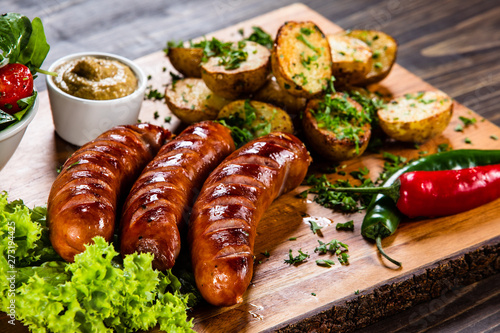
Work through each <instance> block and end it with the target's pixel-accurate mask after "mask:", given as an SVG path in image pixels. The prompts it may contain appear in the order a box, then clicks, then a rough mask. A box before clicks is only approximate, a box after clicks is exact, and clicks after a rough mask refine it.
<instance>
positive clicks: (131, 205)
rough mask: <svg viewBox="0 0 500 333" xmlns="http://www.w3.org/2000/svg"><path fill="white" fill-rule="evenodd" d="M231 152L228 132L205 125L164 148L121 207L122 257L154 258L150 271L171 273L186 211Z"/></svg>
mask: <svg viewBox="0 0 500 333" xmlns="http://www.w3.org/2000/svg"><path fill="white" fill-rule="evenodd" d="M234 149H235V146H234V142H233V139H232V137H231V132H230V130H229V129H228V128H226V127H225V126H222V125H221V124H219V123H216V122H211V121H205V122H201V123H198V124H194V125H191V126H189V127H188V128H186V129H185V130H184V131H183V132H182V133H181V134H179V136H177V137H176V138H175V139H173V140H172V141H170V142H168V143H167V144H166V145H164V146H163V147H162V148H161V149H160V152H159V153H158V155H157V156H156V157H155V158H154V160H153V161H151V163H149V164H148V166H147V167H146V168H145V169H144V171H143V173H142V174H141V176H140V177H139V179H138V180H137V181H136V182H135V184H134V186H133V187H132V190H131V191H130V194H129V196H128V198H127V200H126V202H125V204H124V207H123V214H122V220H121V222H120V225H121V227H122V233H121V253H122V255H125V254H129V253H133V252H136V251H137V252H149V253H153V254H154V260H153V267H154V268H156V269H158V270H166V269H169V268H172V267H173V266H174V263H175V259H176V258H177V256H178V255H179V251H180V248H181V234H180V232H181V230H182V228H183V224H185V223H186V222H187V216H188V213H189V209H190V208H191V205H192V203H193V198H194V195H195V194H197V193H198V192H199V190H200V188H201V186H202V185H203V182H204V181H205V179H206V178H207V176H208V175H209V174H210V172H211V171H212V170H213V169H214V168H215V167H216V166H217V165H218V164H219V163H220V162H222V160H223V159H224V158H226V157H227V156H228V155H229V154H230V153H232V152H233V151H234Z"/></svg>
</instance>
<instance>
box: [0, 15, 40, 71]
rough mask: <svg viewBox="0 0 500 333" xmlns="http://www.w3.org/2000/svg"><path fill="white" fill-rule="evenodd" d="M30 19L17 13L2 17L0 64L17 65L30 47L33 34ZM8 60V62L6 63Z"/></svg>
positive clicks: (0, 19) (0, 17) (0, 23)
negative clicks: (21, 55)
mask: <svg viewBox="0 0 500 333" xmlns="http://www.w3.org/2000/svg"><path fill="white" fill-rule="evenodd" d="M32 30H33V29H32V26H31V22H30V20H29V18H27V17H26V16H24V15H21V14H17V13H6V14H3V15H2V16H0V49H1V50H2V51H3V53H2V54H0V63H2V64H3V63H15V62H17V59H18V58H19V55H20V54H21V51H22V50H23V49H24V48H25V47H26V46H27V45H28V41H29V39H30V36H31V33H32ZM5 60H6V62H5Z"/></svg>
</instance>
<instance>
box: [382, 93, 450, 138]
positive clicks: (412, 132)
mask: <svg viewBox="0 0 500 333" xmlns="http://www.w3.org/2000/svg"><path fill="white" fill-rule="evenodd" d="M452 114H453V101H452V99H451V98H450V97H449V96H448V95H446V94H445V93H444V92H442V91H421V92H414V93H409V94H405V95H404V96H400V97H398V98H395V99H393V100H392V101H390V102H389V103H387V104H386V106H385V107H383V108H381V109H379V110H378V111H377V115H378V118H379V124H380V127H381V128H382V130H383V131H384V132H385V133H386V134H387V135H388V136H389V137H391V138H393V139H396V140H398V141H404V142H415V143H423V142H425V141H427V140H429V139H431V138H433V137H435V136H436V135H438V134H440V133H441V132H443V131H444V130H445V128H446V127H447V126H448V124H449V123H450V119H451V116H452Z"/></svg>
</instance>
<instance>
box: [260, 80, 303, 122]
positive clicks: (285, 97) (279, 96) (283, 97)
mask: <svg viewBox="0 0 500 333" xmlns="http://www.w3.org/2000/svg"><path fill="white" fill-rule="evenodd" d="M252 99H254V100H257V101H261V102H265V103H269V104H273V105H276V106H278V107H280V108H282V109H284V110H285V111H287V112H289V113H292V114H298V113H299V112H300V111H303V110H304V109H305V107H306V102H307V100H306V99H305V98H303V97H297V96H294V95H292V94H290V93H289V92H288V91H287V90H285V89H283V88H281V86H280V85H279V84H278V82H276V78H274V76H273V77H270V78H269V79H268V80H267V81H266V83H265V84H264V85H263V86H262V87H261V88H260V89H259V90H258V91H257V92H256V93H255V94H254V95H253V97H252Z"/></svg>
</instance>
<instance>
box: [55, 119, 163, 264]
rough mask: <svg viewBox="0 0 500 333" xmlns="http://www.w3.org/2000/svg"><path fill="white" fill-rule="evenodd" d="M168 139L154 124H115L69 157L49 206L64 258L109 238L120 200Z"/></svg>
mask: <svg viewBox="0 0 500 333" xmlns="http://www.w3.org/2000/svg"><path fill="white" fill-rule="evenodd" d="M168 137H170V132H168V131H166V130H164V129H163V128H161V127H159V126H155V125H149V124H138V125H127V126H117V127H115V128H113V129H111V130H109V131H107V132H105V133H103V134H102V135H100V136H99V137H98V138H96V139H95V140H93V141H91V142H89V143H87V144H85V145H83V146H82V147H81V148H80V149H78V150H77V151H76V152H75V153H74V154H73V155H72V156H70V158H68V159H67V161H66V162H65V164H64V165H63V168H62V171H61V173H60V174H59V176H58V177H57V179H56V180H55V181H54V183H53V185H52V188H51V191H50V194H49V199H48V207H47V209H48V211H47V213H48V223H49V229H50V237H51V242H52V245H53V246H54V248H55V249H56V251H57V252H58V253H59V254H60V255H61V257H63V258H64V259H65V260H67V261H73V257H74V255H75V254H78V253H80V252H82V251H84V250H85V246H84V245H85V244H88V243H90V242H91V241H92V238H93V237H95V236H102V237H104V238H105V239H106V240H107V241H110V240H111V238H112V236H113V233H114V230H115V219H116V211H117V206H118V204H119V202H120V201H121V196H122V195H123V193H125V192H126V191H127V190H128V188H129V187H130V185H131V182H132V181H133V179H135V177H136V176H137V175H138V174H139V173H140V171H141V170H142V168H143V167H144V166H145V165H146V164H147V163H148V162H149V161H150V160H151V159H152V158H153V156H154V155H155V154H156V152H157V151H158V150H159V149H160V147H161V145H162V144H163V142H164V141H165V139H167V138H168Z"/></svg>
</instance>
